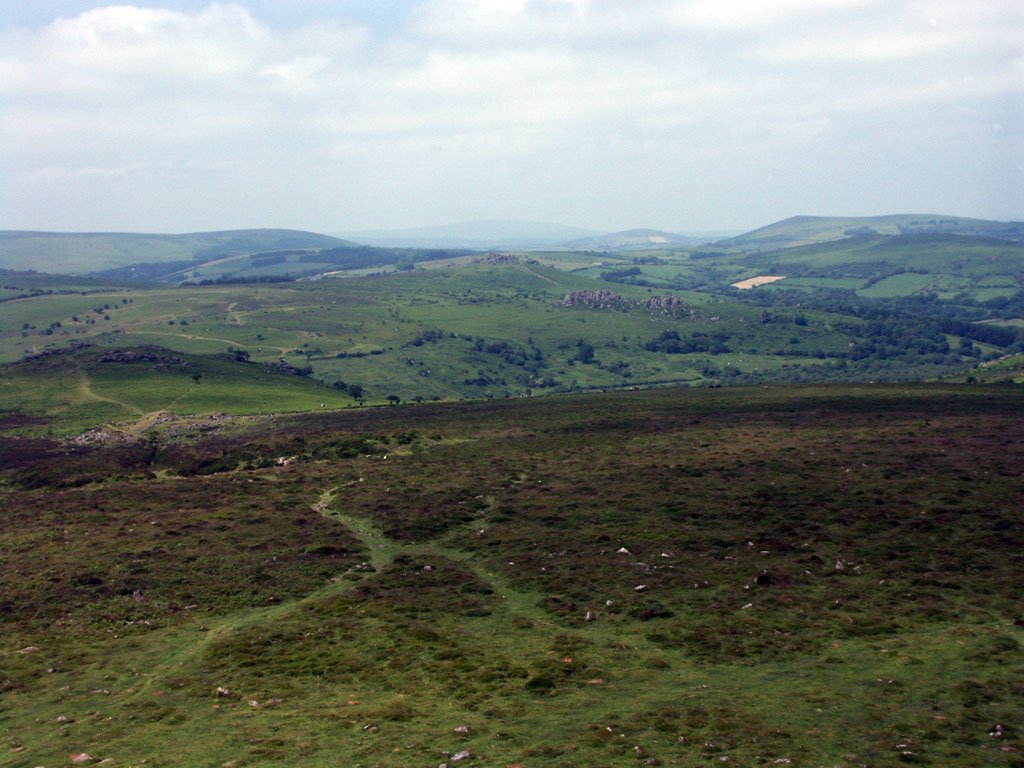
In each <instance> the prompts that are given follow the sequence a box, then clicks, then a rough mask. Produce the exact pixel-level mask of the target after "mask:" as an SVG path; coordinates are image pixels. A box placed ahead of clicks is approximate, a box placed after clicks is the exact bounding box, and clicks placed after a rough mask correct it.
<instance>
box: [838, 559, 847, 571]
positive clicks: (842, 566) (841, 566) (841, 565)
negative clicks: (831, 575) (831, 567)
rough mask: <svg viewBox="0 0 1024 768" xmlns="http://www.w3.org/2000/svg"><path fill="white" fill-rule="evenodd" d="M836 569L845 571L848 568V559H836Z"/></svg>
mask: <svg viewBox="0 0 1024 768" xmlns="http://www.w3.org/2000/svg"><path fill="white" fill-rule="evenodd" d="M836 570H837V571H845V570H846V561H845V560H842V559H839V560H836Z"/></svg>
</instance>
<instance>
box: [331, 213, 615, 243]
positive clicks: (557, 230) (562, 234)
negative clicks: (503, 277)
mask: <svg viewBox="0 0 1024 768" xmlns="http://www.w3.org/2000/svg"><path fill="white" fill-rule="evenodd" d="M597 234H598V233H597V232H596V231H594V230H589V229H581V228H579V227H569V226H565V225H564V224H550V223H546V222H537V221H511V220H491V221H470V222H463V223H461V224H445V225H441V226H433V227H417V228H413V229H374V230H365V231H361V232H347V233H344V234H343V235H342V236H343V237H347V238H350V239H352V240H356V241H358V242H360V243H366V244H367V245H379V246H387V247H393V248H472V249H474V250H530V249H539V248H550V247H554V246H557V245H560V244H562V243H565V242H566V241H568V240H574V239H577V238H583V237H591V236H594V235H597Z"/></svg>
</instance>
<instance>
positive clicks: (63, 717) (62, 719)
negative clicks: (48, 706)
mask: <svg viewBox="0 0 1024 768" xmlns="http://www.w3.org/2000/svg"><path fill="white" fill-rule="evenodd" d="M57 722H58V723H73V722H75V721H74V720H72V719H71V718H70V717H68V716H67V715H60V716H59V717H58V718H57Z"/></svg>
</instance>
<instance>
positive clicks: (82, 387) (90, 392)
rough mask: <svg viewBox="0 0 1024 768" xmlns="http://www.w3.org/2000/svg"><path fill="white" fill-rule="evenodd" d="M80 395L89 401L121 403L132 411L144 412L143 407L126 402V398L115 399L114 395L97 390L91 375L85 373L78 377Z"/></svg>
mask: <svg viewBox="0 0 1024 768" xmlns="http://www.w3.org/2000/svg"><path fill="white" fill-rule="evenodd" d="M78 396H79V397H81V398H82V400H83V401H84V402H87V403H113V404H114V405H119V406H121V407H122V408H125V409H127V410H129V411H131V412H132V413H137V414H138V415H140V416H141V415H142V414H143V411H142V409H141V408H137V407H136V406H134V405H132V404H131V403H126V402H124V400H115V399H114V398H112V397H106V396H104V395H101V394H99V393H98V392H96V391H95V390H94V389H93V388H92V381H90V379H89V377H88V376H87V375H85V374H84V373H83V374H81V376H79V379H78Z"/></svg>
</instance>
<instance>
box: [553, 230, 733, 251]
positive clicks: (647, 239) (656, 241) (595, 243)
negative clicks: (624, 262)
mask: <svg viewBox="0 0 1024 768" xmlns="http://www.w3.org/2000/svg"><path fill="white" fill-rule="evenodd" d="M712 239H714V237H713V236H712V237H708V236H702V235H697V234H682V233H677V232H665V231H662V230H660V229H627V230H624V231H622V232H611V233H609V234H606V235H597V236H595V237H585V238H579V239H577V240H571V241H569V242H567V243H563V244H562V247H564V248H568V249H570V250H574V251H638V250H652V249H657V248H687V247H689V246H693V245H700V244H701V243H706V242H708V241H709V240H712Z"/></svg>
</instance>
